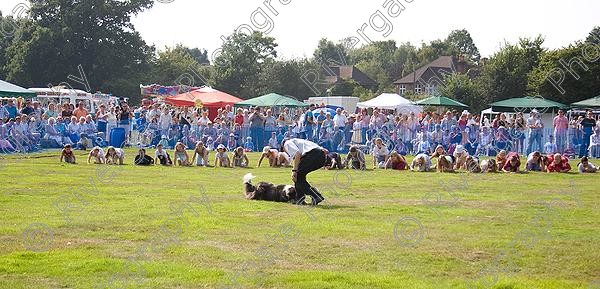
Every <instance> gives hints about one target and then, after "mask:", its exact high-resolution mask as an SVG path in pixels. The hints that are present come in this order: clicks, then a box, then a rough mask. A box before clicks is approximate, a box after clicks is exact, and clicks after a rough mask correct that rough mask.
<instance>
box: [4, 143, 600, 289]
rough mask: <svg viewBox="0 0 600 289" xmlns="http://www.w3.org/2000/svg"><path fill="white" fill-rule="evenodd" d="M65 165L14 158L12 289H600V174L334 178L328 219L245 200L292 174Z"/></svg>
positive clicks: (8, 215) (8, 277) (324, 214)
mask: <svg viewBox="0 0 600 289" xmlns="http://www.w3.org/2000/svg"><path fill="white" fill-rule="evenodd" d="M127 153H128V159H127V163H128V164H130V163H131V162H132V160H131V156H132V155H133V151H132V150H128V151H127ZM56 155H57V153H42V154H35V155H30V156H29V157H28V158H27V159H21V158H14V157H9V158H8V159H0V180H1V181H0V182H1V183H0V184H1V186H0V211H1V216H2V217H1V218H0V244H2V245H1V246H0V288H11V289H12V288H306V289H309V288H310V289H312V288H344V289H346V288H523V289H525V288H596V287H594V286H598V281H597V280H598V279H599V278H600V261H599V260H600V250H599V249H598V244H600V208H599V200H600V197H599V196H598V192H599V191H600V189H599V187H600V186H599V184H600V182H599V181H598V175H597V174H596V175H581V174H574V173H573V174H552V175H550V174H545V173H530V174H517V175H510V174H485V175H471V174H466V173H456V174H437V173H412V172H397V171H372V170H369V171H366V172H363V173H360V172H354V171H344V172H342V173H341V174H340V173H336V172H335V171H325V170H323V171H319V172H316V173H313V174H311V175H310V176H309V181H311V182H312V183H313V185H315V186H316V187H317V188H319V189H320V191H321V192H322V193H323V194H324V195H325V197H326V198H327V199H326V201H325V202H323V203H322V204H320V205H319V206H318V207H316V208H313V207H307V206H302V207H300V206H294V205H290V204H281V203H271V202H256V201H247V200H245V199H244V198H243V196H242V184H241V177H242V176H243V175H244V174H246V173H247V172H252V173H253V174H254V175H256V176H257V179H256V181H261V180H265V181H271V182H273V183H282V184H285V183H290V170H289V169H271V168H267V167H266V166H265V165H264V164H263V166H264V167H263V168H260V169H220V168H219V169H215V168H195V167H194V168H179V167H177V168H167V167H158V166H157V167H135V166H132V165H125V166H121V167H111V168H109V170H106V168H107V167H106V166H96V165H88V164H85V163H84V155H83V153H81V152H77V156H78V161H79V163H80V164H78V165H65V164H60V163H58V157H57V156H56ZM212 156H213V155H211V157H212ZM257 158H258V155H257V154H252V155H251V162H252V164H253V165H255V164H256V162H257ZM573 165H574V163H573Z"/></svg>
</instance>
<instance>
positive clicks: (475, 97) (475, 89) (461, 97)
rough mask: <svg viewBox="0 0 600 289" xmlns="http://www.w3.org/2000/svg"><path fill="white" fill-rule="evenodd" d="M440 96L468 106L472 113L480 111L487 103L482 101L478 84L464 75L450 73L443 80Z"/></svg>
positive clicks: (481, 92)
mask: <svg viewBox="0 0 600 289" xmlns="http://www.w3.org/2000/svg"><path fill="white" fill-rule="evenodd" d="M439 91H440V94H441V95H443V96H446V97H449V98H452V99H454V100H457V101H460V102H462V103H464V104H466V105H468V106H469V108H470V109H471V110H472V111H480V110H482V109H483V108H484V107H485V106H486V105H487V103H485V101H484V99H483V97H482V96H483V91H482V89H481V86H480V84H479V83H478V82H477V81H475V80H473V79H471V77H469V76H468V75H466V74H460V73H452V74H449V75H446V77H445V78H444V85H443V86H441V87H440V88H439Z"/></svg>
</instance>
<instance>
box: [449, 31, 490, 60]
mask: <svg viewBox="0 0 600 289" xmlns="http://www.w3.org/2000/svg"><path fill="white" fill-rule="evenodd" d="M445 42H446V43H447V44H448V45H449V46H450V50H451V51H458V53H460V54H462V55H464V56H465V57H466V58H467V59H469V60H471V61H472V62H479V58H480V57H481V55H480V54H479V49H478V48H477V46H475V43H474V42H473V38H471V34H470V33H469V32H468V31H467V30H466V29H461V30H454V31H452V32H450V34H449V35H448V38H446V41H445Z"/></svg>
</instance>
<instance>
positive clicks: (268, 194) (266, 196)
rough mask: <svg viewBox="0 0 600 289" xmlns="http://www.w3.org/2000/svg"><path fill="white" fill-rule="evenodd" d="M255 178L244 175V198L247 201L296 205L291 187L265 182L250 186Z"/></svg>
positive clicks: (250, 175) (294, 189)
mask: <svg viewBox="0 0 600 289" xmlns="http://www.w3.org/2000/svg"><path fill="white" fill-rule="evenodd" d="M254 178H255V176H253V175H252V174H251V173H247V174H246V175H244V178H243V181H244V189H245V192H244V194H245V196H246V199H248V200H260V201H271V202H282V203H294V204H296V203H298V201H297V200H296V188H295V187H294V186H291V185H277V186H276V185H274V184H272V183H267V182H259V183H257V184H256V185H253V184H252V180H253V179H254Z"/></svg>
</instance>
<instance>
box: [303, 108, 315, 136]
mask: <svg viewBox="0 0 600 289" xmlns="http://www.w3.org/2000/svg"><path fill="white" fill-rule="evenodd" d="M315 107H316V106H315V105H314V104H311V105H310V106H309V108H308V110H307V111H306V112H305V113H304V130H305V131H304V133H305V135H306V140H308V141H312V140H313V139H314V131H315V126H316V124H317V122H316V121H315V116H314V114H313V110H315Z"/></svg>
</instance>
